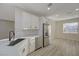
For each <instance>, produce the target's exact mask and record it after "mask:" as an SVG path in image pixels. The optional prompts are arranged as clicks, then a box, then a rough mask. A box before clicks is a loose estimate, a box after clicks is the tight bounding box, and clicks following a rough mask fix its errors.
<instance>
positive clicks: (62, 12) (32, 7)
mask: <svg viewBox="0 0 79 59" xmlns="http://www.w3.org/2000/svg"><path fill="white" fill-rule="evenodd" d="M48 4H49V3H18V4H11V3H10V4H7V3H6V4H0V6H1V5H3V6H10V7H12V6H13V7H18V8H21V9H23V10H25V11H26V12H29V13H32V14H34V15H37V16H45V17H47V18H49V19H53V20H64V19H71V18H76V17H78V16H79V10H75V9H79V4H78V3H53V4H52V5H51V6H50V8H51V9H50V10H48Z"/></svg>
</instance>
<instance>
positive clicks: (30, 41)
mask: <svg viewBox="0 0 79 59" xmlns="http://www.w3.org/2000/svg"><path fill="white" fill-rule="evenodd" d="M34 50H35V38H31V39H30V40H29V53H31V52H33V51H34Z"/></svg>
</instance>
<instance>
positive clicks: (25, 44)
mask: <svg viewBox="0 0 79 59" xmlns="http://www.w3.org/2000/svg"><path fill="white" fill-rule="evenodd" d="M28 50H29V48H28V39H25V40H24V41H23V42H22V43H21V44H20V46H19V49H18V52H19V55H21V56H25V55H27V54H28V53H29V52H28Z"/></svg>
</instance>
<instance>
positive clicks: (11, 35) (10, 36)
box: [9, 31, 15, 41]
mask: <svg viewBox="0 0 79 59" xmlns="http://www.w3.org/2000/svg"><path fill="white" fill-rule="evenodd" d="M14 37H15V33H14V31H10V32H9V41H11V39H12V38H13V39H14Z"/></svg>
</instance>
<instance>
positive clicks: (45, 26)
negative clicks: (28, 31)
mask: <svg viewBox="0 0 79 59" xmlns="http://www.w3.org/2000/svg"><path fill="white" fill-rule="evenodd" d="M48 26H49V24H46V23H43V47H45V46H48V45H49V29H48Z"/></svg>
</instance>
